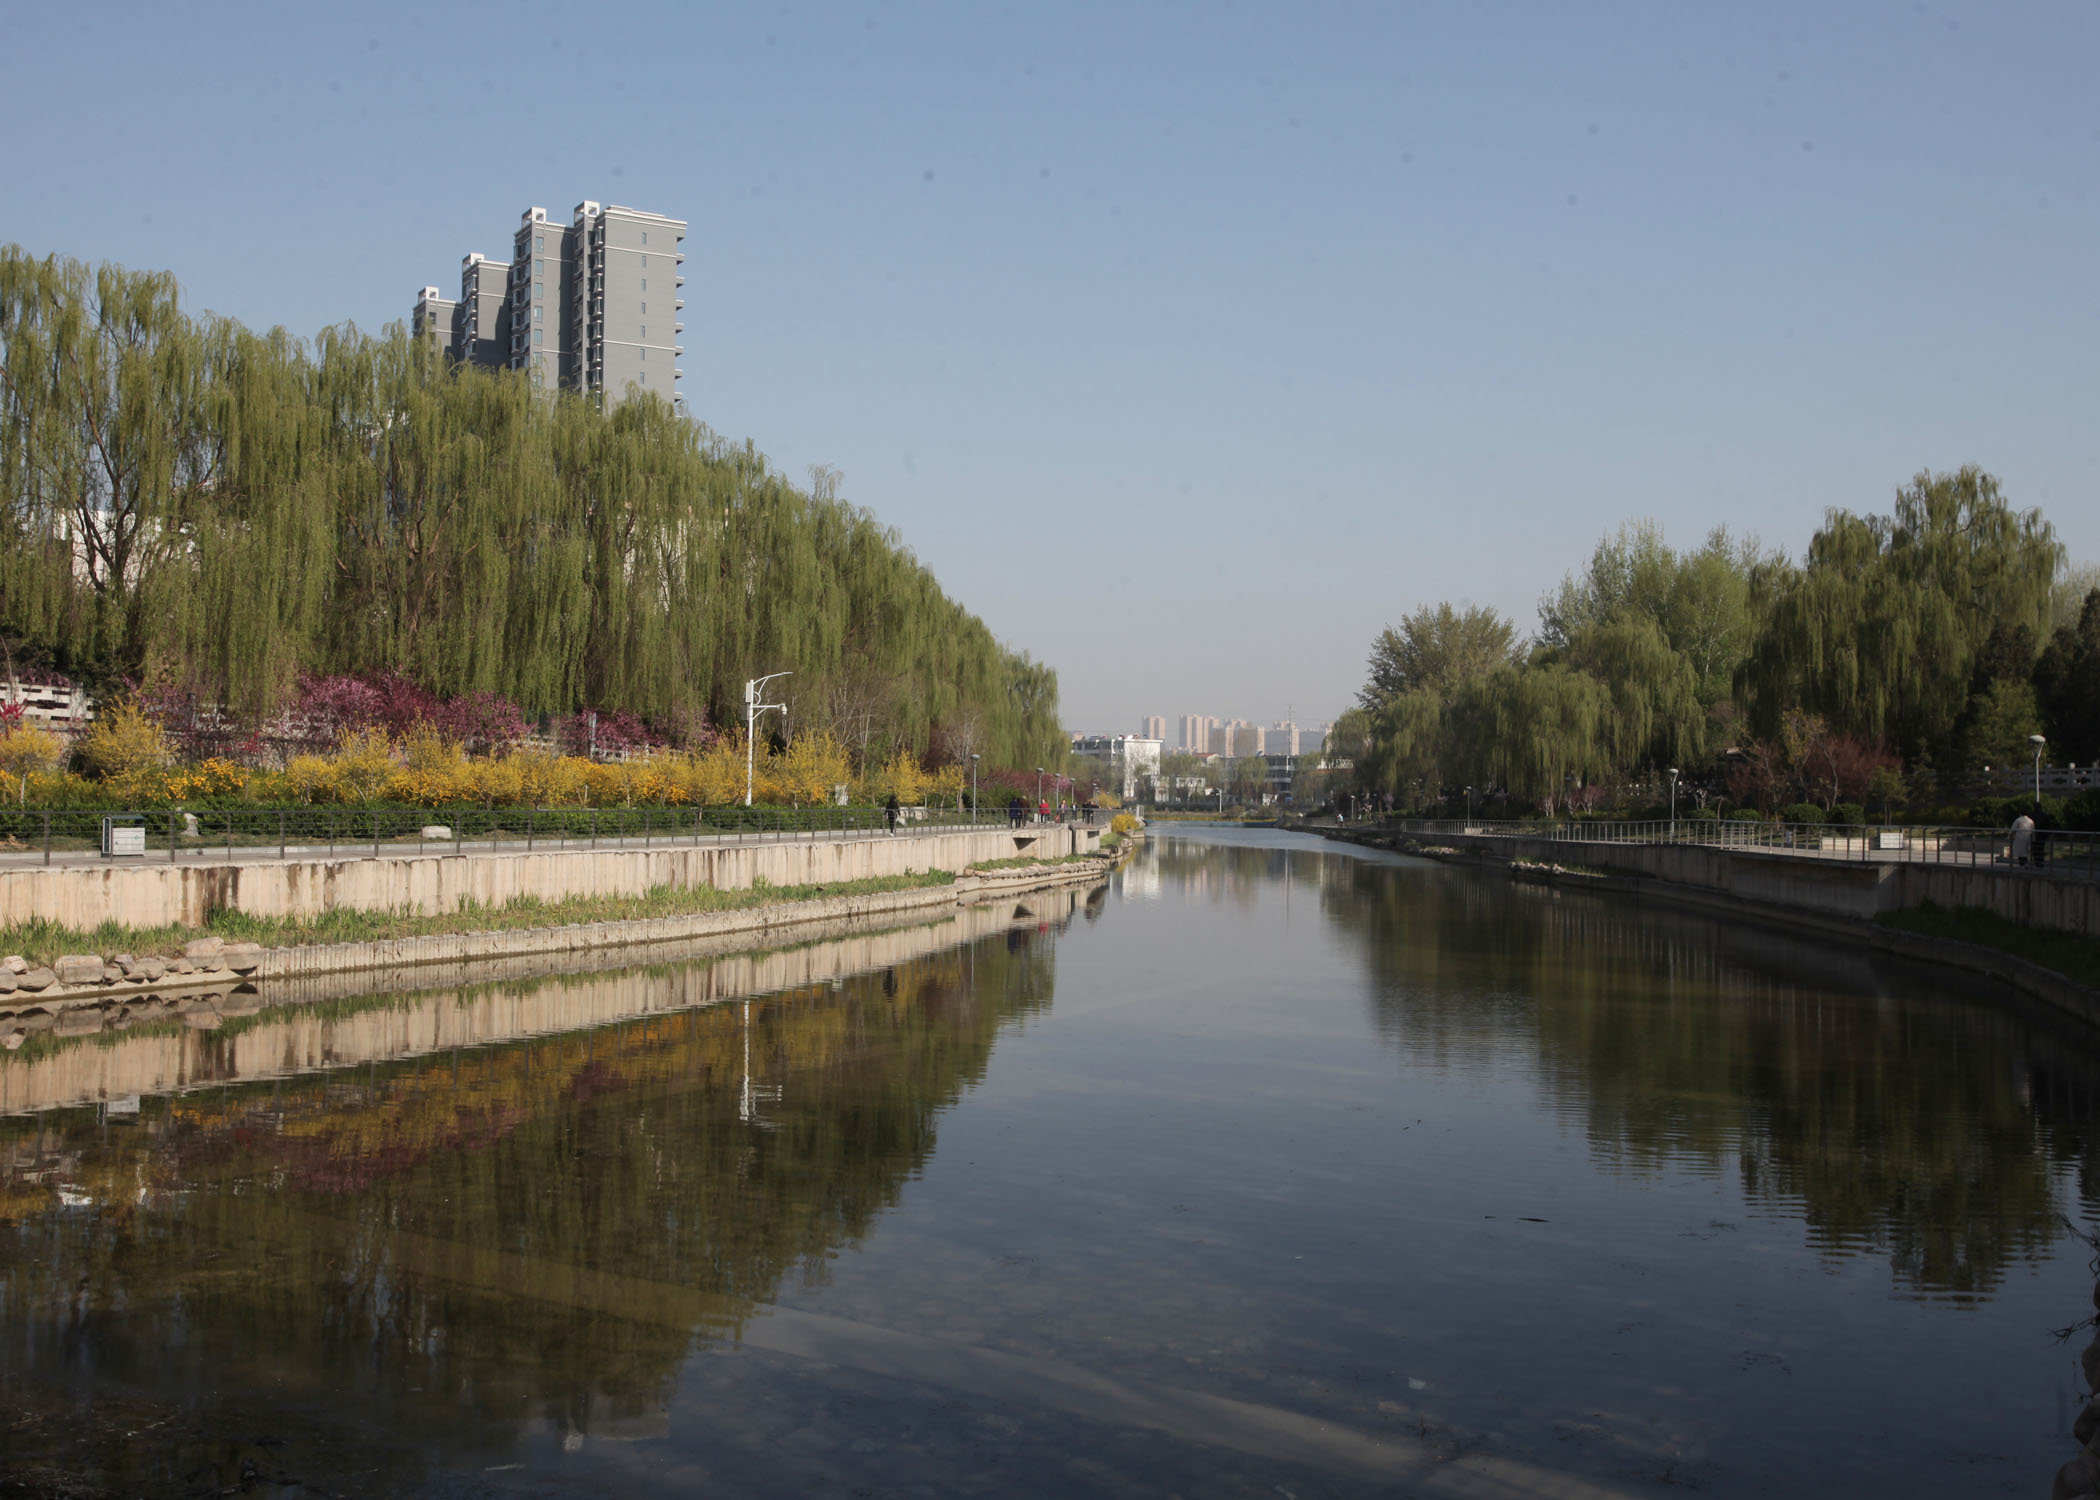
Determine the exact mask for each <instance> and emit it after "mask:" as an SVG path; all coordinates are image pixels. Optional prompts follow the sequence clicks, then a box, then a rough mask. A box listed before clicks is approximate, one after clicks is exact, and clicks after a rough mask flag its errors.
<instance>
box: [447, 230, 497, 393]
mask: <svg viewBox="0 0 2100 1500" xmlns="http://www.w3.org/2000/svg"><path fill="white" fill-rule="evenodd" d="M454 316H455V317H456V318H457V319H458V321H457V322H456V323H454V325H453V335H452V357H453V358H454V359H456V360H458V361H459V362H460V363H461V364H468V365H481V366H483V367H484V368H486V369H491V370H500V369H503V368H505V367H506V366H508V365H509V363H510V267H509V266H508V265H506V264H504V263H503V262H502V261H500V260H490V259H489V258H488V257H487V256H486V255H481V254H473V255H465V256H462V257H460V262H459V311H458V312H457V313H456V314H455V315H454Z"/></svg>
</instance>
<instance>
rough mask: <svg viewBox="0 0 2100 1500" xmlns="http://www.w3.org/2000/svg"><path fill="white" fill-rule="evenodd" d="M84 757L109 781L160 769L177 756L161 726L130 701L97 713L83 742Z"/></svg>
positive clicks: (81, 743) (98, 773)
mask: <svg viewBox="0 0 2100 1500" xmlns="http://www.w3.org/2000/svg"><path fill="white" fill-rule="evenodd" d="M80 758H81V760H82V761H83V762H85V763H86V765H87V768H88V770H89V771H90V772H92V773H93V774H94V775H97V776H100V777H102V778H103V779H104V780H109V779H110V778H113V777H118V776H125V775H129V774H132V773H135V772H140V771H154V770H158V769H159V768H160V767H162V766H165V765H166V764H168V762H169V761H171V760H173V759H174V758H175V756H174V752H173V751H172V750H171V749H170V748H169V745H168V737H167V735H166V734H165V733H163V732H162V730H161V727H160V724H159V723H158V722H157V721H156V720H155V719H154V717H153V716H152V715H151V714H149V713H147V712H146V710H145V709H143V708H141V707H140V706H139V705H138V703H137V702H136V701H135V700H132V699H128V698H127V699H125V700H124V701H123V702H121V703H112V704H109V705H108V706H106V707H104V708H103V709H101V710H100V711H99V712H97V713H96V715H95V722H94V723H93V724H91V725H90V726H88V732H87V737H86V738H85V739H83V740H82V741H81V742H80Z"/></svg>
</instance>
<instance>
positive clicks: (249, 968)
mask: <svg viewBox="0 0 2100 1500" xmlns="http://www.w3.org/2000/svg"><path fill="white" fill-rule="evenodd" d="M219 961H220V962H221V963H223V964H225V965H226V967H227V968H229V969H231V970H233V972H234V973H236V974H253V973H254V972H255V971H256V970H257V969H259V968H261V967H262V961H263V949H262V944H261V943H228V944H227V945H226V946H225V947H224V948H223V949H221V950H220V952H219Z"/></svg>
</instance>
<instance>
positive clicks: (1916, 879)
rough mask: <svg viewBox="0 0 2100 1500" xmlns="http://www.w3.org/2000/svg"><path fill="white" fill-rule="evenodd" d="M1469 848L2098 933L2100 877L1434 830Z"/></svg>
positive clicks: (1793, 898)
mask: <svg viewBox="0 0 2100 1500" xmlns="http://www.w3.org/2000/svg"><path fill="white" fill-rule="evenodd" d="M1437 842H1438V843H1440V844H1448V845H1450V846H1452V847H1454V848H1461V849H1465V850H1467V851H1468V852H1471V853H1475V854H1486V855H1490V856H1493V857H1495V858H1501V859H1524V860H1533V861H1537V862H1539V863H1546V864H1563V865H1582V866H1586V867H1589V868H1592V869H1601V870H1608V871H1612V872H1615V873H1622V874H1628V875H1637V876H1642V877H1645V878H1647V879H1651V880H1666V881H1669V882H1670V883H1671V884H1673V885H1680V886H1690V887H1692V888H1693V889H1695V890H1702V891H1712V892H1716V893H1718V894H1722V895H1726V896H1731V897H1734V898H1736V899H1738V900H1743V901H1753V902H1758V903H1761V904H1764V905H1768V906H1782V907H1791V908H1795V909H1798V910H1800V911H1804V912H1814V913H1820V914H1824V915H1831V916H1842V917H1851V918H1855V919H1858V920H1861V921H1866V920H1871V919H1872V918H1874V917H1876V916H1878V915H1880V914H1881V913H1882V912H1885V911H1897V910H1900V909H1902V908H1904V907H1908V906H1923V905H1925V904H1927V903H1928V902H1929V903H1931V904H1933V905H1936V906H1946V907H1954V906H1973V907H1978V908H1980V909H1982V910H1984V911H1988V912H1992V913H1995V914H1996V915H1998V916H2000V917H2003V918H2005V919H2006V920H2007V921H2009V922H2017V923H2019V924H2020V925H2021V926H2023V927H2043V928H2051V929H2054V930H2056V931H2058V932H2070V933H2077V934H2080V935H2082V936H2085V937H2100V882H2095V881H2085V880H2054V879H2051V878H2050V877H2049V876H2048V875H2047V874H2046V873H2042V872H2036V871H2030V870H2022V869H2017V868H2007V867H1993V866H1969V865H1955V864H1945V865H1935V864H1893V863H1892V864H1881V863H1876V862H1872V861H1859V860H1849V861H1848V860H1840V859H1823V858H1819V857H1816V856H1814V855H1808V854H1785V853H1778V852H1773V851H1767V850H1759V849H1717V848H1709V847H1706V846H1703V845H1698V844H1615V843H1590V842H1581V841H1575V840H1569V839H1531V838H1522V837H1512V836H1505V835H1497V836H1493V837H1489V836H1484V835H1467V836H1464V837H1443V836H1439V838H1438V839H1437Z"/></svg>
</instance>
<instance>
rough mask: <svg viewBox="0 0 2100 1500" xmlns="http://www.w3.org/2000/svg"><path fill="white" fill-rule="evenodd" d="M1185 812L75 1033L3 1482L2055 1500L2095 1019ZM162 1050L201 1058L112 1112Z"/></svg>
mask: <svg viewBox="0 0 2100 1500" xmlns="http://www.w3.org/2000/svg"><path fill="white" fill-rule="evenodd" d="M1154 835H1155V836H1154V837H1152V838H1151V839H1150V840H1148V841H1147V842H1146V844H1145V845H1144V846H1143V847H1142V849H1141V851H1140V852H1139V854H1138V855H1137V857H1136V859H1135V860H1134V861H1133V862H1132V863H1131V864H1130V865H1129V866H1128V867H1127V868H1126V869H1125V870H1124V871H1123V872H1122V873H1120V874H1119V875H1118V876H1117V877H1116V878H1115V880H1114V881H1113V883H1112V884H1111V885H1110V886H1108V887H1106V888H1103V889H1098V890H1096V891H1094V892H1092V893H1090V894H1089V893H1077V894H1074V893H1071V892H1056V893H1050V894H1047V895H1042V896H1037V897H1023V898H1021V899H1019V900H1018V901H1015V902H1010V903H1005V904H1002V905H1001V906H999V907H996V908H991V909H988V910H987V911H985V912H983V913H981V914H979V915H977V916H975V917H972V918H970V919H968V921H967V922H966V923H964V924H962V925H957V924H948V925H946V926H942V927H927V928H921V929H912V930H908V931H901V932H897V933H893V934H886V935H882V936H880V937H877V938H868V937H866V936H861V937H853V938H838V939H826V940H825V941H822V942H816V943H812V944H809V945H806V946H804V947H802V948H798V949H796V950H791V951H790V952H789V953H787V954H784V955H779V956H776V957H775V958H773V959H771V960H766V961H756V960H748V959H728V958H721V957H716V958H712V959H709V960H706V961H705V962H704V963H694V964H690V965H664V964H658V965H654V966H651V967H649V968H646V969H641V970H635V971H631V972H628V973H625V974H620V975H607V974H602V973H601V974H593V975H589V976H577V977H575V978H573V979H571V978H562V977H555V978H543V979H534V980H529V981H518V982H509V983H502V984H492V985H486V986H480V987H475V988H467V989H452V990H445V991H431V992H427V993H418V992H415V991H412V990H411V991H404V992H401V993H396V994H387V995H375V996H372V997H369V998H367V999H363V1000H353V1001H341V1002H338V1001H330V1002H326V1003H325V1004H322V1005H318V1006H308V1007H303V1008H301V1009H300V1010H299V1011H298V1012H297V1013H292V1012H291V1011H289V1010H282V1011H280V1010H272V1009H271V1008H269V1007H268V1006H267V1005H265V1006H264V1008H263V1009H262V1010H260V1011H259V1012H258V1014H257V1015H255V1016H253V1017H243V1018H238V1019H237V1020H236V1021H232V1022H229V1023H228V1024H227V1026H226V1027H225V1028H223V1029H222V1032H218V1033H198V1032H193V1031H187V1030H185V1029H183V1028H179V1027H171V1026H164V1027H161V1028H158V1029H157V1030H154V1031H152V1032H150V1033H147V1034H139V1035H127V1036H123V1037H115V1038H112V1037H103V1038H97V1039H58V1038H52V1037H49V1036H43V1037H39V1038H36V1039H33V1045H31V1046H29V1047H25V1048H24V1049H23V1051H22V1052H21V1053H19V1054H15V1055H12V1056H9V1057H7V1058H6V1059H4V1060H0V1075H6V1076H0V1096H4V1097H7V1098H14V1099H39V1100H44V1101H46V1103H45V1107H41V1108H39V1109H37V1110H36V1111H35V1112H33V1113H18V1114H15V1115H12V1116H7V1117H0V1349H4V1350H5V1351H6V1352H5V1353H4V1354H0V1491H6V1490H7V1487H8V1485H10V1484H11V1485H13V1486H15V1487H16V1491H17V1492H20V1493H55V1494H65V1495H81V1496H87V1495H102V1494H108V1495H116V1494H141V1493H145V1494H156V1495H159V1494H198V1495H202V1494H218V1493H228V1492H238V1493H250V1494H269V1495H283V1496H292V1495H302V1496H303V1495H337V1494H355V1495H401V1496H410V1495H430V1496H474V1495H503V1496H508V1495H553V1494H584V1495H613V1494H619V1495H658V1494H661V1495H672V1494H678V1495H687V1494H696V1493H699V1494H717V1493H719V1494H735V1495H766V1496H774V1495H777V1496H802V1495H818V1494H838V1495H858V1496H877V1495H899V1496H902V1495H927V1494H931V1495H950V1494H958V1495H961V1494H984V1495H1042V1496H1063V1495H1073V1494H1102V1495H1117V1496H1159V1497H1166V1496H1172V1495H1183V1496H1198V1495H1201V1496H1249V1497H1254V1496H1262V1497H1273V1496H1276V1495H1279V1494H1281V1495H1286V1496H1294V1497H1307V1500H1309V1497H1312V1496H1326V1495H1396V1494H1398V1495H1424V1496H1443V1495H1450V1496H1461V1495H1497V1496H1516V1495H1544V1496H1566V1497H1606V1496H1660V1495H1681V1494H1684V1493H1687V1492H1691V1491H1696V1492H1699V1493H1702V1494H1706V1495H1713V1496H1765V1495H1773V1496H1777V1495H1787V1496H1826V1495H1827V1496H1857V1495H1862V1494H1891V1495H1896V1494H1900V1495H1905V1496H1921V1495H1947V1496H1956V1495H1960V1496H1968V1495H1978V1494H1992V1493H2005V1494H2021V1495H2040V1494H2045V1493H2046V1492H2047V1490H2048V1485H2049V1479H2050V1476H2051V1474H2052V1473H2053V1472H2054V1470H2055V1468H2056V1467H2057V1465H2059V1464H2060V1463H2062V1462H2063V1461H2064V1460H2065V1459H2067V1458H2069V1457H2070V1456H2071V1454H2072V1452H2073V1444H2072V1442H2071V1440H2070V1438H2069V1437H2068V1432H2069V1427H2070V1422H2071V1418H2072V1416H2073V1415H2074V1414H2075V1412H2076V1410H2077V1407H2078V1405H2079V1403H2080V1401H2081V1400H2082V1396H2083V1385H2082V1382H2081V1381H2080V1379H2079V1377H2078V1371H2077V1363H2076V1355H2077V1351H2078V1348H2079V1347H2080V1345H2081V1344H2082V1343H2083V1342H2084V1338H2083V1337H2078V1338H2074V1339H2071V1340H2069V1341H2065V1340H2060V1339H2059V1338H2058V1337H2056V1336H2055V1330H2057V1329H2059V1328H2062V1327H2063V1326H2064V1325H2067V1324H2072V1323H2075V1322H2077V1321H2078V1320H2079V1319H2081V1318H2083V1317H2084V1316H2086V1315H2087V1314H2088V1313H2089V1312H2090V1310H2091V1306H2092V1303H2091V1296H2092V1289H2093V1272H2092V1268H2091V1266H2090V1264H2089V1256H2090V1252H2089V1250H2088V1248H2087V1246H2086V1245H2084V1244H2083V1243H2081V1242H2080V1241H2079V1240H2077V1239H2076V1238H2074V1237H2073V1236H2072V1234H2071V1232H2070V1231H2069V1230H2068V1229H2067V1228H2066V1222H2065V1221H2066V1219H2067V1218H2068V1219H2069V1220H2070V1221H2072V1222H2074V1223H2076V1224H2077V1225H2079V1226H2080V1227H2082V1228H2083V1229H2084V1230H2086V1231H2087V1232H2092V1231H2094V1230H2095V1229H2096V1228H2100V1204H2096V1202H2095V1173H2094V1170H2093V1168H2094V1166H2095V1165H2100V1163H2096V1160H2095V1142H2094V1126H2095V1118H2096V1104H2100V1090H2096V1083H2100V1066H2096V1064H2100V1051H2096V1048H2095V1047H2094V1045H2093V1042H2092V1039H2090V1038H2087V1037H2084V1036H2081V1035H2078V1034H2076V1033H2071V1032H2067V1031H2065V1030H2064V1029H2063V1028H2060V1027H2057V1026H2054V1025H2052V1024H2051V1023H2049V1022H2048V1021H2047V1020H2046V1019H2045V1018H2040V1017H2034V1016H2029V1015H2024V1014H2022V1013H2020V1012H2019V1011H2018V1010H2017V1009H2016V1008H2015V1007H2014V1006H2012V1005H2011V1004H2009V1003H2008V1002H2007V1001H2005V1000H2004V999H2003V998H2001V997H1999V996H1997V995H1994V994H1992V993H1990V992H1989V991H1987V990H1983V989H1979V988H1975V987H1965V986H1963V985H1962V984H1961V983H1959V982H1958V981H1956V980H1954V979H1952V978H1950V976H1947V975H1944V974H1939V973H1935V972H1934V971H1931V970H1928V969H1925V968H1923V967H1920V966H1914V965H1909V964H1905V963H1902V962H1900V961H1894V960H1882V961H1873V960H1869V959H1867V958H1865V957H1862V956H1859V955H1855V954H1852V953H1849V952H1847V951H1845V950H1843V949H1842V948H1838V947H1835V946H1832V945H1830V944H1827V943H1823V942H1820V941H1811V940H1808V939H1797V938H1793V937H1790V936H1787V935H1785V934H1783V933H1777V932H1775V931H1773V930H1770V929H1765V928H1760V927H1757V926H1754V925H1750V924H1743V923H1729V922H1721V921H1716V920H1713V919H1710V918H1707V917H1703V916H1691V915H1679V914H1674V913H1670V912H1667V911H1658V910H1656V909H1653V908H1642V907H1639V906H1636V905H1633V904H1631V903H1629V902H1626V901H1624V900H1622V899H1619V898H1614V897H1609V896H1593V895H1587V894H1564V893H1556V892H1554V891H1552V890H1551V889H1547V888H1540V887H1531V886H1524V885H1513V884H1510V883H1508V882H1506V881H1504V880H1500V879H1497V878H1493V877H1490V876H1486V875H1483V874H1480V873H1478V872H1474V871H1469V870H1459V869H1452V868H1447V867H1443V866H1439V865H1436V864H1433V863H1429V862H1425V861H1420V860H1410V859H1406V858H1402V857H1398V856H1392V855H1383V854H1378V853H1372V852H1368V851H1363V850H1358V849H1353V848H1346V847H1342V846H1331V845H1327V844H1324V843H1321V842H1320V841H1318V840H1315V839H1311V838H1308V837H1305V836H1302V835H1292V834H1282V833H1276V832H1270V831H1259V830H1246V831H1241V830H1231V829H1223V828H1204V827H1198V826H1183V827H1179V828H1174V827H1160V828H1155V830H1154ZM768 962H770V963H772V964H773V965H774V967H773V968H768V967H767V964H768ZM736 965H741V967H734V966H736ZM769 975H770V976H771V977H770V978H769V977H768V976H769ZM565 1018H566V1019H565ZM89 1048H95V1049H99V1050H98V1051H93V1052H90V1051H87V1050H84V1049H89ZM126 1069H130V1070H133V1071H134V1072H135V1073H136V1076H139V1077H143V1078H148V1079H151V1080H174V1081H173V1082H162V1083H157V1084H153V1085H149V1086H147V1087H144V1088H142V1090H141V1094H140V1095H139V1096H137V1097H136V1098H130V1097H118V1098H116V1099H115V1100H114V1102H113V1103H84V1102H68V1101H70V1100H74V1099H75V1096H76V1095H78V1094H79V1091H80V1090H81V1089H82V1088H83V1087H89V1086H91V1084H84V1083H83V1080H92V1079H93V1078H97V1077H99V1078H103V1079H104V1080H105V1082H104V1083H103V1084H102V1085H100V1086H99V1090H98V1091H106V1090H107V1089H108V1088H109V1087H110V1085H109V1083H108V1082H107V1080H109V1079H117V1080H119V1083H118V1086H122V1085H121V1078H122V1077H123V1076H129V1075H127V1074H125V1072H124V1070H126ZM68 1090H71V1091H73V1092H72V1093H70V1094H69V1093H68V1092H67V1091H68ZM40 1091H42V1092H40ZM39 1486H41V1487H42V1488H39Z"/></svg>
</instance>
